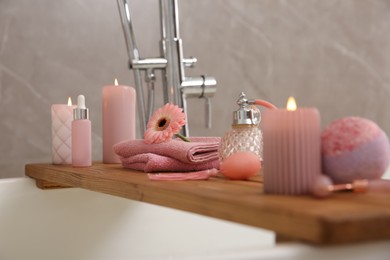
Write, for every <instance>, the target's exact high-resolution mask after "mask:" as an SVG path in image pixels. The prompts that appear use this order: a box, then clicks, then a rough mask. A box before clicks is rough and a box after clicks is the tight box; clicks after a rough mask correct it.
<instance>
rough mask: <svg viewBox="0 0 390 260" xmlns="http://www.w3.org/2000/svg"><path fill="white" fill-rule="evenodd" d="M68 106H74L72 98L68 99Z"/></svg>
mask: <svg viewBox="0 0 390 260" xmlns="http://www.w3.org/2000/svg"><path fill="white" fill-rule="evenodd" d="M68 106H72V98H71V97H68Z"/></svg>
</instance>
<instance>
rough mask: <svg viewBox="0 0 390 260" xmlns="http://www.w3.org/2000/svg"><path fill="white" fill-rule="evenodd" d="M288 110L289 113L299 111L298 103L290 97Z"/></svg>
mask: <svg viewBox="0 0 390 260" xmlns="http://www.w3.org/2000/svg"><path fill="white" fill-rule="evenodd" d="M287 110H288V111H295V110H297V103H296V102H295V99H294V98H293V97H289V98H288V100H287Z"/></svg>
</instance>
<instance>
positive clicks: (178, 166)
mask: <svg viewBox="0 0 390 260" xmlns="http://www.w3.org/2000/svg"><path fill="white" fill-rule="evenodd" d="M190 140H191V142H184V141H182V140H181V139H173V140H170V141H168V142H165V143H160V144H146V143H144V140H142V139H137V140H127V141H123V142H120V143H118V144H116V145H114V147H113V149H114V152H115V153H116V154H117V155H119V157H120V159H121V162H122V165H123V167H125V168H129V169H134V170H139V171H144V172H184V171H202V170H207V169H211V168H216V169H218V168H219V159H218V146H219V142H220V138H219V137H192V138H190Z"/></svg>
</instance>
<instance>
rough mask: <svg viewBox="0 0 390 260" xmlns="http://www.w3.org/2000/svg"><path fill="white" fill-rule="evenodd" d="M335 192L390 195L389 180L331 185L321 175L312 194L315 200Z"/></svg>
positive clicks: (330, 182)
mask: <svg viewBox="0 0 390 260" xmlns="http://www.w3.org/2000/svg"><path fill="white" fill-rule="evenodd" d="M337 191H353V192H356V193H364V192H379V193H390V180H383V179H375V180H367V179H361V180H354V181H353V182H352V183H344V184H333V183H332V180H331V179H330V178H329V177H328V176H326V175H321V176H320V177H318V178H317V180H316V181H315V183H314V185H313V188H312V194H313V195H314V196H315V197H317V198H325V197H328V196H330V195H331V194H332V193H333V192H337Z"/></svg>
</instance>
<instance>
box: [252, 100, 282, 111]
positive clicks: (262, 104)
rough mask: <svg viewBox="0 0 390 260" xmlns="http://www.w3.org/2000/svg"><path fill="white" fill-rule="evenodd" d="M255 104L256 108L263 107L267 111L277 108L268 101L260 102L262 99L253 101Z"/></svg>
mask: <svg viewBox="0 0 390 260" xmlns="http://www.w3.org/2000/svg"><path fill="white" fill-rule="evenodd" d="M255 104H256V105H258V106H263V107H266V108H269V109H276V108H277V107H276V106H275V105H274V104H271V103H270V102H268V101H265V100H262V99H255Z"/></svg>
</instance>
